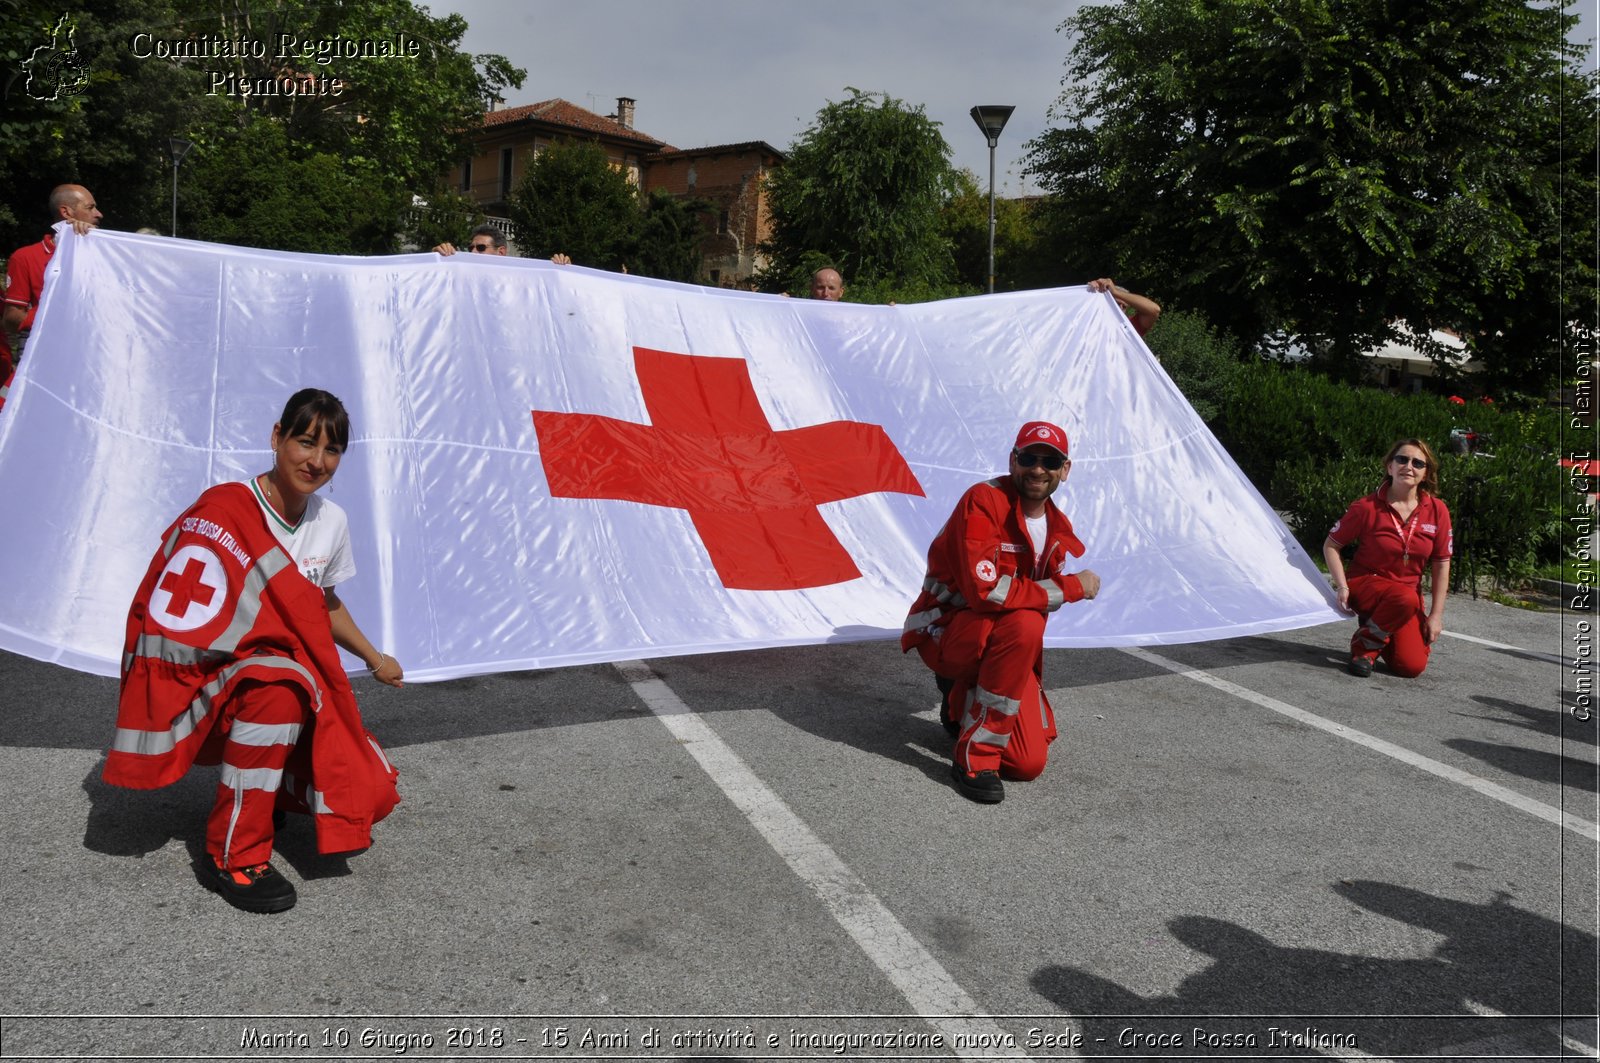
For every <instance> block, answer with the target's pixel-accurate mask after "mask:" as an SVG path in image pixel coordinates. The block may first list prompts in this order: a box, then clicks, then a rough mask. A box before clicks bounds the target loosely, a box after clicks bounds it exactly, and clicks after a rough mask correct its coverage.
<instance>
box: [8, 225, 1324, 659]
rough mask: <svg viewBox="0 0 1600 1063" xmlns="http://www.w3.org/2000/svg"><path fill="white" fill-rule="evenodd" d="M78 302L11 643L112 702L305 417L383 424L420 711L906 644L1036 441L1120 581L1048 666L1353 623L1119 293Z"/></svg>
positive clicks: (27, 480) (66, 287) (360, 293)
mask: <svg viewBox="0 0 1600 1063" xmlns="http://www.w3.org/2000/svg"><path fill="white" fill-rule="evenodd" d="M45 292H46V294H45V301H44V305H43V306H42V307H41V310H40V313H39V315H38V322H37V327H36V328H35V330H34V334H33V339H32V341H31V342H30V344H29V345H28V348H27V354H26V358H25V360H24V362H23V365H22V369H21V371H20V372H19V373H18V375H17V379H16V382H15V384H14V385H13V387H12V389H11V392H10V397H9V401H8V402H7V404H6V406H5V408H4V410H0V499H4V500H5V512H6V517H7V519H6V522H5V524H6V533H5V536H4V539H5V547H4V549H3V550H0V647H3V648H5V649H8V650H12V651H15V652H18V653H23V654H27V655H29V656H33V657H37V658H40V659H44V660H49V661H56V662H59V663H61V664H64V665H67V666H69V667H72V668H78V669H82V670H85V671H89V672H94V673H98V674H102V675H114V674H116V672H117V658H118V655H119V653H120V650H121V644H122V635H123V624H124V618H125V616H126V612H127V607H128V602H129V599H130V597H131V596H132V594H133V592H134V589H135V588H136V586H137V585H138V583H139V580H140V577H141V576H142V575H143V573H144V571H145V567H146V565H147V563H148V562H149V559H150V556H151V554H152V552H153V551H154V549H155V547H156V546H157V543H158V538H159V536H160V534H161V532H162V531H163V530H164V529H165V528H166V526H167V525H168V524H169V523H170V522H171V521H172V519H173V518H174V517H175V516H177V514H178V513H180V512H181V511H182V510H183V509H184V508H185V507H187V506H188V505H189V503H190V502H191V501H193V500H194V498H195V496H196V495H198V494H199V493H200V491H201V490H203V489H204V488H205V487H207V486H209V485H210V484H213V483H217V482H219V481H225V480H238V479H243V478H246V477H248V476H250V475H252V474H254V473H257V472H263V471H265V470H266V469H267V468H268V467H269V464H270V461H269V449H268V440H269V436H270V433H271V430H272V425H273V422H274V421H275V420H276V418H277V416H278V413H279V412H280V411H281V409H282V407H283V403H284V401H285V400H286V399H287V398H288V396H289V395H290V394H291V393H293V392H294V391H296V390H297V389H299V388H301V387H306V386H312V387H322V388H326V389H327V390H329V391H331V392H333V393H334V394H335V395H338V396H339V397H340V398H341V399H343V400H344V403H345V405H346V406H347V407H348V408H349V410H350V415H351V419H352V426H353V430H352V438H351V447H350V450H349V452H348V453H347V454H346V455H345V457H344V461H343V463H342V464H341V466H340V468H339V472H338V475H337V476H336V477H335V478H334V481H333V483H332V484H331V485H330V486H329V487H328V488H325V489H324V490H325V491H326V492H327V493H328V494H329V495H330V496H331V497H332V498H333V500H334V501H336V502H338V503H339V504H340V505H341V506H343V507H344V509H345V510H346V511H348V513H349V515H350V524H351V532H352V542H353V546H354V550H355V558H356V565H357V568H358V573H357V576H356V578H355V579H354V580H353V581H351V582H350V583H347V584H345V585H343V586H341V587H340V594H341V597H343V598H344V599H345V600H346V601H347V602H348V603H349V604H350V607H351V610H352V612H353V613H354V615H355V617H356V619H357V621H358V622H359V623H360V624H361V626H362V627H363V629H364V630H365V631H366V632H367V634H368V635H369V636H370V637H371V638H372V640H373V641H374V643H375V644H376V645H378V646H379V647H380V648H381V649H384V650H387V651H390V652H392V653H393V654H394V655H395V656H396V657H398V658H399V659H400V660H401V661H402V662H403V664H404V665H405V668H406V675H407V678H408V679H412V680H429V679H445V678H450V677H455V676H464V675H472V674H477V673H484V672H495V671H508V670H515V669H524V668H540V667H548V666H554V665H567V664H579V663H585V662H596V661H609V660H620V659H628V658H636V657H658V656H666V655H671V654H685V653H704V652H712V651H719V650H732V649H742V648H749V647H757V646H779V645H794V644H811V643H823V642H835V641H849V640H856V639H875V638H891V637H898V635H899V633H900V628H901V625H902V623H903V621H904V619H905V615H906V612H907V610H908V608H909V606H910V604H911V601H912V599H913V598H914V597H915V596H916V593H917V590H918V588H919V587H920V585H921V582H922V577H923V563H924V558H925V554H926V550H927V547H928V543H929V541H930V540H931V539H932V538H933V536H934V534H935V533H936V532H937V531H938V529H939V528H940V526H941V525H942V524H943V522H944V520H945V518H946V517H947V516H948V515H949V513H950V511H951V509H952V507H953V506H954V504H955V502H956V499H957V498H958V497H959V496H960V495H961V493H962V492H963V491H964V490H966V488H967V487H969V486H970V485H972V484H973V483H975V482H977V481H979V480H983V479H988V478H990V477H993V476H995V475H997V474H998V473H1001V472H1003V471H1004V470H1005V468H1006V457H1007V453H1008V451H1009V448H1010V446H1011V443H1012V441H1013V439H1014V438H1015V435H1016V431H1017V429H1018V427H1019V426H1020V425H1021V424H1022V423H1023V422H1024V421H1028V420H1034V419H1038V420H1048V421H1054V422H1055V423H1057V424H1060V425H1061V426H1062V427H1063V428H1065V429H1066V430H1067V433H1068V435H1069V437H1070V438H1071V441H1072V451H1073V468H1072V473H1071V476H1070V478H1069V479H1068V481H1067V483H1066V484H1065V485H1064V486H1063V487H1062V488H1061V489H1060V490H1059V491H1058V492H1057V494H1056V496H1055V497H1056V500H1057V502H1058V503H1059V504H1060V505H1061V506H1062V508H1063V509H1064V510H1065V511H1066V513H1067V514H1068V516H1070V517H1071V519H1072V521H1073V524H1074V525H1075V527H1076V530H1077V532H1078V535H1079V537H1080V538H1081V539H1082V540H1083V541H1084V543H1085V544H1086V545H1087V547H1088V553H1087V554H1086V555H1085V557H1084V558H1083V559H1082V560H1081V562H1080V563H1079V564H1080V566H1081V567H1086V568H1092V569H1094V570H1095V571H1096V572H1098V573H1099V574H1100V577H1101V580H1102V588H1101V592H1100V596H1099V598H1097V599H1096V600H1094V601H1092V602H1085V603H1079V604H1073V605H1068V606H1065V607H1063V608H1062V609H1061V610H1059V611H1058V612H1057V613H1056V614H1054V616H1053V617H1052V618H1051V620H1050V624H1049V628H1048V634H1047V638H1046V643H1047V645H1050V646H1058V647H1059V646H1116V645H1150V644H1162V643H1174V642H1191V641H1198V640H1204V639H1217V638H1226V637H1234V636H1241V635H1249V634H1255V633H1260V632H1267V631H1277V630H1285V629H1289V628H1294V627H1302V626H1307V625H1311V624H1321V623H1325V622H1328V621H1331V620H1336V619H1339V618H1340V614H1339V613H1338V612H1337V611H1335V609H1334V608H1333V605H1332V599H1331V597H1330V595H1329V593H1328V591H1327V589H1326V582H1325V580H1324V579H1323V578H1322V577H1320V576H1319V574H1318V572H1317V570H1316V567H1315V566H1314V565H1313V564H1312V563H1311V561H1310V559H1309V558H1308V557H1307V556H1306V554H1305V553H1304V551H1302V550H1301V549H1300V547H1299V546H1298V545H1297V544H1296V543H1295V541H1294V539H1293V537H1292V536H1291V535H1290V533H1289V531H1288V530H1287V529H1286V528H1285V527H1284V526H1283V524H1282V522H1281V521H1280V520H1279V519H1278V517H1277V515H1276V514H1274V513H1273V511H1272V510H1271V508H1270V507H1268V506H1267V504H1266V503H1265V502H1264V501H1263V499H1262V498H1261V497H1260V495H1259V494H1258V493H1257V492H1256V491H1255V490H1254V488H1252V487H1251V485H1250V484H1249V483H1248V482H1247V481H1246V480H1245V479H1244V477H1243V476H1242V475H1241V474H1240V472H1239V470H1238V468H1237V467H1236V466H1235V465H1234V463H1233V462H1232V460H1231V459H1230V458H1229V457H1228V455H1227V454H1226V453H1225V452H1224V451H1223V449H1222V448H1221V446H1219V445H1218V443H1217V442H1216V440H1215V439H1214V438H1213V437H1212V436H1211V434H1210V433H1209V432H1208V431H1207V430H1206V428H1205V426H1204V425H1203V424H1202V423H1201V422H1200V420H1199V419H1198V418H1197V417H1196V416H1195V414H1194V412H1193V411H1192V410H1191V409H1190V407H1189V405H1188V403H1187V402H1185V401H1184V398H1183V396H1182V395H1181V394H1180V393H1179V392H1178V390H1177V389H1176V388H1175V387H1174V386H1173V384H1172V382H1171V381H1170V380H1169V379H1168V378H1167V376H1166V374H1165V373H1163V372H1162V370H1161V367H1160V365H1159V364H1158V363H1157V362H1156V361H1155V359H1154V358H1153V357H1152V356H1151V355H1150V353H1149V351H1148V350H1147V349H1146V348H1145V347H1144V345H1143V344H1142V343H1141V342H1140V340H1139V339H1138V337H1137V336H1136V335H1135V333H1134V332H1133V329H1132V328H1131V327H1130V326H1129V324H1128V322H1127V320H1126V319H1125V318H1124V317H1123V315H1122V314H1121V313H1120V312H1119V311H1118V310H1117V308H1116V306H1115V304H1114V303H1113V302H1112V301H1111V298H1110V297H1109V296H1107V295H1097V294H1092V293H1090V292H1088V291H1087V290H1086V289H1081V288H1073V289H1059V290H1053V291H1041V292H1023V293H1016V294H1006V295H994V296H983V297H977V298H969V299H956V300H950V301H946V302H939V303H928V304H920V305H911V306H898V307H882V306H856V305H851V304H845V303H822V302H812V301H810V300H802V299H784V298H778V297H775V296H768V295H756V294H750V293H739V292H730V291H719V290H716V289H708V288H699V287H693V286H687V285H680V284H670V283H666V282H661V281H651V280H644V279H640V278H635V277H628V276H621V275H618V274H612V273H603V272H598V271H593V270H587V269H581V268H577V267H559V266H553V265H551V264H549V263H547V262H542V261H531V260H519V259H507V258H498V257H489V256H484V255H472V254H459V255H455V256H453V257H451V258H441V257H439V256H437V255H434V254H416V255H403V256H395V257H389V258H338V257H323V256H315V255H293V254H283V253H278V252H268V251H254V250H248V249H241V248H234V247H223V246H218V245H211V244H202V243H195V242H191V241H183V240H172V239H167V238H163V237H147V236H137V235H130V234H123V233H113V232H104V231H97V232H94V233H91V234H90V235H89V236H87V237H77V236H74V235H73V234H72V233H71V232H70V231H68V232H64V233H63V234H62V236H61V237H60V249H59V250H58V252H57V253H56V256H55V259H54V261H53V262H52V264H51V268H50V273H49V275H48V277H47V281H46V287H45ZM536 421H537V427H536ZM873 426H879V427H873ZM896 452H898V456H897V455H896ZM901 458H903V463H902V462H901ZM919 490H920V493H917V492H918V491H919ZM586 495H593V496H596V497H583V496H586Z"/></svg>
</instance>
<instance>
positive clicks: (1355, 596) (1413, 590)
mask: <svg viewBox="0 0 1600 1063" xmlns="http://www.w3.org/2000/svg"><path fill="white" fill-rule="evenodd" d="M1383 467H1384V472H1385V474H1386V476H1385V478H1384V481H1383V486H1381V487H1379V488H1378V489H1377V490H1376V491H1374V492H1373V493H1372V494H1370V495H1365V496H1363V497H1361V498H1358V499H1356V500H1355V501H1354V502H1352V503H1351V504H1350V508H1349V510H1347V511H1346V512H1345V515H1344V516H1343V517H1340V518H1339V522H1338V523H1337V524H1335V525H1334V526H1333V530H1332V531H1330V532H1329V533H1328V538H1327V539H1326V541H1324V542H1323V544H1322V556H1323V558H1324V559H1325V560H1326V561H1327V562H1328V574H1329V575H1331V576H1332V577H1333V589H1334V591H1335V593H1337V594H1338V596H1339V605H1340V606H1341V607H1342V608H1344V609H1346V610H1348V611H1350V612H1353V613H1355V614H1356V615H1357V616H1358V617H1359V618H1360V620H1361V626H1360V627H1359V628H1357V629H1356V633H1355V637H1354V638H1352V639H1351V640H1350V665H1349V669H1350V673H1351V674H1352V675H1358V676H1369V675H1371V674H1372V665H1373V662H1374V661H1375V660H1376V659H1377V658H1378V657H1379V656H1381V657H1383V659H1384V660H1385V661H1387V662H1388V664H1389V669H1390V671H1392V672H1394V674H1395V675H1399V676H1405V677H1406V678H1408V679H1409V678H1411V677H1413V676H1419V675H1421V674H1422V670H1423V669H1424V668H1426V667H1427V666H1428V654H1429V652H1430V651H1431V650H1432V648H1433V643H1434V641H1435V640H1436V639H1438V637H1439V632H1440V631H1442V630H1444V599H1445V594H1446V592H1447V591H1448V590H1449V585H1450V554H1451V546H1452V544H1451V534H1450V511H1449V510H1448V509H1446V508H1445V504H1444V502H1442V501H1440V499H1439V497H1438V491H1439V479H1438V473H1439V463H1438V461H1437V459H1435V458H1434V456H1433V451H1432V450H1431V449H1429V447H1428V444H1426V443H1424V442H1423V441H1422V440H1420V439H1405V440H1401V441H1400V442H1398V443H1396V444H1395V445H1394V446H1392V447H1390V448H1389V456H1388V457H1387V458H1385V459H1384V465H1383ZM1351 543H1355V544H1356V552H1355V556H1354V557H1352V558H1351V559H1350V565H1349V568H1348V569H1346V567H1345V564H1344V560H1343V558H1342V557H1341V556H1340V554H1339V551H1340V550H1342V549H1343V548H1344V547H1346V546H1349V545H1350V544H1351ZM1424 566H1428V567H1429V569H1430V570H1431V572H1432V583H1433V590H1432V596H1431V599H1432V600H1431V602H1430V604H1429V605H1428V607H1427V608H1424V607H1423V604H1422V569H1423V567H1424Z"/></svg>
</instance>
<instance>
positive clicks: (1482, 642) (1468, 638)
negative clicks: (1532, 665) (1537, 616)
mask: <svg viewBox="0 0 1600 1063" xmlns="http://www.w3.org/2000/svg"><path fill="white" fill-rule="evenodd" d="M1441 634H1445V635H1449V636H1450V637H1451V638H1453V639H1460V640H1461V641H1463V642H1475V643H1477V644H1478V645H1479V646H1487V647H1489V648H1490V649H1492V650H1504V651H1505V652H1507V653H1514V654H1516V655H1517V656H1518V657H1526V658H1527V659H1528V660H1530V661H1545V662H1547V663H1549V664H1559V665H1561V666H1562V667H1563V668H1569V667H1571V666H1572V663H1573V662H1572V661H1571V660H1569V659H1567V658H1565V657H1562V656H1560V655H1558V654H1554V653H1540V652H1539V651H1538V650H1525V649H1523V648H1522V647H1521V646H1510V645H1507V644H1506V643H1504V642H1492V641H1490V640H1489V639H1480V638H1478V637H1477V636H1476V635H1463V634H1462V633H1461V632H1459V631H1445V632H1441Z"/></svg>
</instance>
